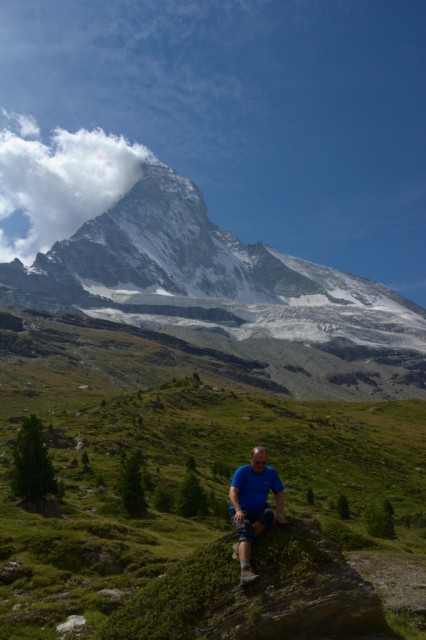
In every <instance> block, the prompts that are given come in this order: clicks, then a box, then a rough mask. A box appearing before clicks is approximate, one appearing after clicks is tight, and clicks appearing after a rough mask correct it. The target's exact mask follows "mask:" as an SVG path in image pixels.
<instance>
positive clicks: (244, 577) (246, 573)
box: [240, 567, 260, 585]
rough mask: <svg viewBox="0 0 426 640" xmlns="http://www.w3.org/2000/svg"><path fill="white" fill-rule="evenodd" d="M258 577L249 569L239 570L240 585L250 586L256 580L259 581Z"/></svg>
mask: <svg viewBox="0 0 426 640" xmlns="http://www.w3.org/2000/svg"><path fill="white" fill-rule="evenodd" d="M259 578H260V576H258V575H257V574H256V573H254V571H253V569H252V568H251V567H246V568H245V569H242V570H241V582H240V584H241V585H246V584H251V583H253V582H255V581H256V580H259Z"/></svg>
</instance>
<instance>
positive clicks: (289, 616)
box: [102, 518, 391, 640]
mask: <svg viewBox="0 0 426 640" xmlns="http://www.w3.org/2000/svg"><path fill="white" fill-rule="evenodd" d="M234 542H235V535H234V534H230V535H228V536H225V537H224V538H222V539H220V540H218V541H216V542H215V543H212V544H210V545H207V546H206V547H204V548H202V549H200V550H199V551H197V552H195V553H194V554H193V555H192V556H190V557H189V558H188V559H187V560H185V561H184V562H182V563H179V564H178V565H177V566H176V567H174V568H173V569H170V570H169V571H168V572H167V573H166V574H164V575H163V576H162V577H161V579H158V580H157V581H156V583H152V584H151V585H149V586H148V587H146V588H145V589H143V590H141V591H140V592H139V593H138V594H137V595H136V596H135V597H134V599H133V600H131V601H130V602H129V603H128V604H125V605H124V606H123V607H122V608H121V609H120V610H119V611H117V612H116V613H113V614H112V615H111V617H110V619H109V624H108V629H105V630H104V632H103V635H102V640H113V639H114V640H115V639H116V638H118V637H119V638H120V640H134V638H135V637H141V638H142V637H149V638H151V639H152V640H160V639H161V640H165V639H167V638H172V637H173V638H174V637H176V638H178V637H179V638H185V640H192V639H194V640H195V639H196V638H198V637H200V636H201V637H202V638H203V640H217V639H218V638H221V640H280V639H283V640H284V639H285V640H296V639H297V640H302V638H303V639H308V638H312V639H313V638H322V639H325V638H327V639H328V640H329V639H331V638H335V639H336V640H337V639H338V640H343V639H351V640H355V638H357V637H358V636H364V635H366V634H368V636H369V637H374V635H375V634H378V637H380V638H381V639H382V640H384V639H385V638H386V637H389V638H390V637H391V634H390V632H389V629H388V626H387V623H386V620H385V617H384V613H383V610H382V604H381V601H380V599H379V597H378V595H377V594H376V593H375V591H374V589H373V587H372V585H371V584H370V583H369V582H367V581H366V580H364V579H363V578H362V577H361V576H360V575H359V574H358V573H357V572H356V571H355V570H354V569H352V568H351V567H350V566H349V565H348V563H347V562H346V561H345V558H344V556H343V555H342V553H341V552H340V549H339V547H338V546H337V544H336V543H335V542H333V541H332V540H331V539H330V538H328V537H327V536H326V535H325V534H324V533H323V531H322V530H321V529H320V527H319V524H318V523H317V522H316V521H315V520H313V519H310V518H306V519H303V520H294V521H292V522H291V523H290V524H289V525H288V526H285V527H282V526H278V525H275V526H274V527H273V528H272V529H271V530H270V531H268V532H266V533H265V534H263V535H262V536H260V537H259V538H258V540H257V541H256V544H255V545H254V549H253V557H252V562H253V567H254V569H255V570H256V572H257V573H258V574H259V575H260V579H259V580H258V581H257V582H254V583H252V584H250V585H248V586H244V587H242V586H241V585H240V580H239V577H240V568H239V562H238V561H236V560H232V545H233V543H234ZM386 634H389V635H386Z"/></svg>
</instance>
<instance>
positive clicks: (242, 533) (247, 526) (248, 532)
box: [232, 518, 254, 543]
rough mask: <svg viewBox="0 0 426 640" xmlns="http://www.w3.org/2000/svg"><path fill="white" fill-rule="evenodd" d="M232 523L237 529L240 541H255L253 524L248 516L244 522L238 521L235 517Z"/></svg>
mask: <svg viewBox="0 0 426 640" xmlns="http://www.w3.org/2000/svg"><path fill="white" fill-rule="evenodd" d="M232 525H233V527H234V528H235V530H236V531H237V534H238V540H239V542H250V543H253V542H254V531H253V525H252V523H251V522H250V520H248V519H247V518H246V519H245V520H244V522H243V523H242V524H239V523H236V522H235V518H233V519H232Z"/></svg>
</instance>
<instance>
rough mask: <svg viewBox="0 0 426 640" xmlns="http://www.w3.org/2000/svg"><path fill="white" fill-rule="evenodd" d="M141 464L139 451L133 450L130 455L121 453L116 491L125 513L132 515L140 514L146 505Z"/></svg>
mask: <svg viewBox="0 0 426 640" xmlns="http://www.w3.org/2000/svg"><path fill="white" fill-rule="evenodd" d="M141 464H142V455H141V452H140V451H135V452H134V453H133V454H132V455H131V456H130V457H127V456H126V455H123V456H122V458H121V473H120V479H119V483H118V493H119V495H120V497H121V499H122V501H123V505H124V508H125V509H126V511H127V513H128V514H129V515H133V516H134V515H139V514H141V513H142V512H143V511H145V509H146V507H147V504H146V500H145V491H144V487H143V484H142V473H141Z"/></svg>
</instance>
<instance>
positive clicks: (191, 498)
mask: <svg viewBox="0 0 426 640" xmlns="http://www.w3.org/2000/svg"><path fill="white" fill-rule="evenodd" d="M207 512H208V500H207V496H206V492H205V491H204V489H203V487H202V486H201V483H200V481H199V479H198V478H197V476H196V475H195V473H194V472H193V471H190V470H188V471H187V472H186V474H185V477H184V479H183V480H182V483H181V484H180V486H179V489H178V493H177V497H176V513H177V514H178V515H179V516H183V517H184V518H190V517H191V516H196V515H198V514H201V515H206V514H207Z"/></svg>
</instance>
